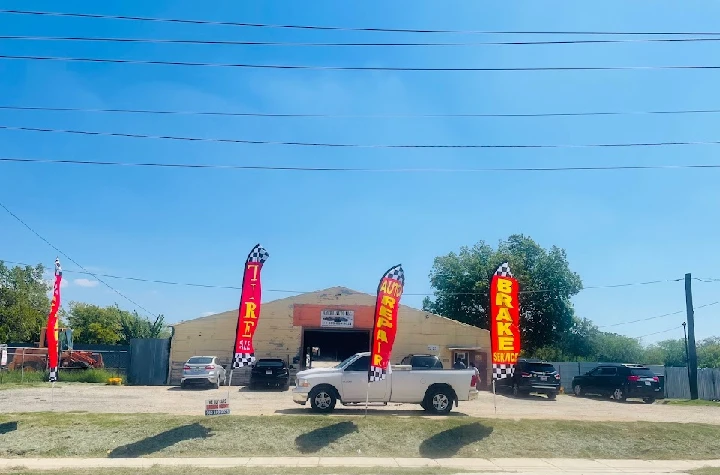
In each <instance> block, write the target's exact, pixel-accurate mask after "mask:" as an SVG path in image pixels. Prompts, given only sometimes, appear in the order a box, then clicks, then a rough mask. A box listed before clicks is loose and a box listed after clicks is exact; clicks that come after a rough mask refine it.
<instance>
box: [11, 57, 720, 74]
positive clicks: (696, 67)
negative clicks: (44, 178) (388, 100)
mask: <svg viewBox="0 0 720 475" xmlns="http://www.w3.org/2000/svg"><path fill="white" fill-rule="evenodd" d="M0 59H15V60H25V61H63V62H80V63H103V64H144V65H147V64H152V65H162V66H197V67H214V68H240V69H274V70H295V71H299V70H306V71H412V72H501V71H507V72H531V71H657V70H717V69H720V65H667V66H526V67H514V68H507V67H503V68H501V67H496V68H490V67H419V66H317V65H307V64H256V63H203V62H193V61H166V60H150V59H120V58H88V57H71V56H64V57H63V56H35V55H0Z"/></svg>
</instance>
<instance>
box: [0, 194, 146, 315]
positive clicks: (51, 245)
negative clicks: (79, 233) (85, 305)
mask: <svg viewBox="0 0 720 475" xmlns="http://www.w3.org/2000/svg"><path fill="white" fill-rule="evenodd" d="M0 207H2V208H3V209H4V210H5V211H7V213H8V214H9V215H10V216H12V217H13V218H15V220H16V221H18V222H19V223H20V224H22V225H23V226H24V227H25V228H27V229H28V231H30V232H31V233H33V234H34V235H35V236H37V237H38V238H40V240H41V241H43V242H44V243H45V244H47V245H48V246H50V247H51V248H53V249H54V250H55V251H57V252H58V253H60V254H62V255H63V256H64V257H65V258H66V259H67V260H69V261H70V262H72V263H73V264H75V265H76V266H78V267H79V268H81V269H82V270H83V272H84V273H86V274H88V275H91V276H93V277H94V278H95V279H97V281H98V282H100V283H101V284H103V285H104V286H105V287H107V288H108V289H110V290H112V291H113V292H115V293H116V294H118V295H119V296H120V297H122V298H124V299H125V300H127V301H128V302H130V303H131V304H133V305H134V306H135V307H137V308H139V309H140V310H142V311H144V312H145V313H147V314H149V315H153V313H152V312H151V311H150V310H148V309H146V308H145V307H143V306H142V305H140V304H139V303H137V302H136V301H134V300H133V299H131V298H130V297H128V296H127V295H125V294H123V293H122V292H120V291H119V290H117V289H116V288H115V287H113V286H111V285H110V284H108V283H107V282H105V281H104V280H102V279H101V278H100V277H98V274H96V273H93V272H90V271H89V270H87V269H86V268H85V267H83V266H82V265H81V264H80V263H79V262H78V261H76V260H75V259H73V258H72V257H70V256H68V255H67V254H66V253H65V252H63V250H62V249H60V248H58V247H57V246H55V245H54V244H53V243H51V242H50V241H48V240H47V239H45V238H44V237H43V236H42V235H41V234H40V233H38V232H37V231H35V230H34V229H33V228H32V227H30V225H29V224H27V223H26V222H25V221H23V220H22V218H20V217H19V216H18V215H17V214H15V213H13V212H12V211H11V210H10V209H9V208H8V207H7V206H5V205H4V204H3V203H2V202H0Z"/></svg>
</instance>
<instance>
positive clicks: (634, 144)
mask: <svg viewBox="0 0 720 475" xmlns="http://www.w3.org/2000/svg"><path fill="white" fill-rule="evenodd" d="M0 130H11V131H24V132H43V133H58V134H72V135H93V136H100V137H122V138H133V139H153V140H172V141H185V142H213V143H232V144H243V145H282V146H290V147H327V148H373V149H573V148H628V147H665V146H681V145H682V146H684V145H720V140H714V141H667V142H627V143H594V144H360V143H337V142H295V141H281V140H252V139H231V138H217V137H216V138H213V137H189V136H182V135H150V134H130V133H124V132H100V131H93V130H74V129H52V128H42V127H25V126H14V125H0Z"/></svg>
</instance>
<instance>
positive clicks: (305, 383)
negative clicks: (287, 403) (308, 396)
mask: <svg viewBox="0 0 720 475" xmlns="http://www.w3.org/2000/svg"><path fill="white" fill-rule="evenodd" d="M296 386H297V387H299V388H307V387H309V386H310V383H309V382H308V380H307V379H298V380H297V384H296Z"/></svg>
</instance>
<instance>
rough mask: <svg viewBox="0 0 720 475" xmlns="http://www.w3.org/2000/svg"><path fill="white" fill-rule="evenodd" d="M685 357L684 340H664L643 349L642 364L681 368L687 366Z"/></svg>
mask: <svg viewBox="0 0 720 475" xmlns="http://www.w3.org/2000/svg"><path fill="white" fill-rule="evenodd" d="M685 356H686V355H685V340H683V339H680V340H664V341H659V342H657V343H655V344H652V345H649V346H648V347H647V348H646V349H645V361H643V363H647V364H661V365H665V366H676V367H682V366H685V365H687V361H686V358H685Z"/></svg>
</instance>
